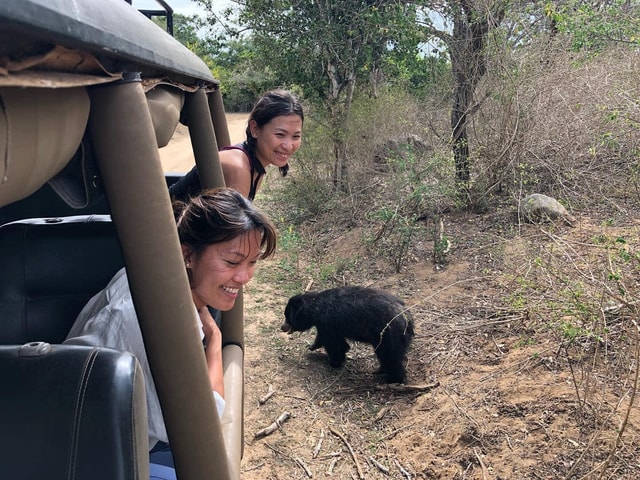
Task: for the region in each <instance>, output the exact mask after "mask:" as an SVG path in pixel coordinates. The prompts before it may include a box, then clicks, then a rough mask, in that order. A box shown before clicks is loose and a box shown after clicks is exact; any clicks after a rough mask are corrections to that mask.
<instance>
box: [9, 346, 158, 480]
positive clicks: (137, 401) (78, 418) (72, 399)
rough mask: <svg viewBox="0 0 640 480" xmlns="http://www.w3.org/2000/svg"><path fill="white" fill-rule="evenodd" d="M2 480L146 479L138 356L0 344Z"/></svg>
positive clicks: (144, 417)
mask: <svg viewBox="0 0 640 480" xmlns="http://www.w3.org/2000/svg"><path fill="white" fill-rule="evenodd" d="M0 378H2V394H1V395H0V425H2V427H1V428H0V477H1V478H7V479H12V480H21V479H24V480H35V479H63V478H67V479H72V478H73V479H76V480H132V479H144V480H146V479H148V478H149V471H148V468H149V466H148V462H149V454H148V451H149V450H148V439H147V406H146V401H145V394H144V381H143V379H142V371H141V369H140V366H139V364H138V361H137V360H136V358H135V357H134V356H133V355H131V354H130V353H127V352H120V351H117V350H112V349H108V348H92V347H83V346H73V345H50V344H47V343H41V342H33V343H29V344H26V345H23V346H0Z"/></svg>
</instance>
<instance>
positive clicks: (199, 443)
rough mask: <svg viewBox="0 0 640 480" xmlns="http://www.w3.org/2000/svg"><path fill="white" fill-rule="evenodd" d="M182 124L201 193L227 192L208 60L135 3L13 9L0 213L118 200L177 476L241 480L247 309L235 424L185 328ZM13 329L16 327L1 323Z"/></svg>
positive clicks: (232, 379) (80, 2)
mask: <svg viewBox="0 0 640 480" xmlns="http://www.w3.org/2000/svg"><path fill="white" fill-rule="evenodd" d="M160 4H161V5H166V4H165V2H160ZM179 121H180V122H182V123H184V124H185V125H187V127H188V129H189V134H190V137H191V141H192V147H193V152H194V157H195V161H196V164H197V166H198V170H199V174H200V179H201V184H202V187H203V188H208V187H215V186H221V185H224V180H223V177H222V170H221V168H220V164H219V161H218V155H217V151H218V147H223V146H226V145H228V144H229V134H228V131H227V126H226V122H225V116H224V107H223V104H222V96H221V92H220V89H219V82H218V81H217V80H216V79H215V78H214V77H213V76H212V74H211V72H210V70H209V69H208V67H207V66H206V64H205V63H204V62H203V61H202V60H201V59H200V58H198V57H197V56H196V55H195V54H193V53H192V52H191V51H189V50H188V49H187V48H185V47H184V46H183V45H182V44H180V43H179V42H178V41H177V40H175V39H174V38H173V37H171V35H169V34H168V33H166V32H165V31H163V30H162V28H160V27H159V26H158V25H156V24H155V23H154V22H152V21H151V20H150V19H149V18H147V17H146V16H145V15H143V14H142V13H140V12H138V11H137V10H136V9H135V8H133V7H132V6H131V5H130V4H129V3H127V2H126V1H123V0H100V1H94V0H2V2H0V152H1V153H0V155H3V157H4V158H2V159H1V160H0V212H1V211H2V210H8V209H11V208H13V209H14V211H20V209H19V208H18V209H17V210H16V208H17V207H16V206H20V205H26V203H25V202H28V201H29V200H30V199H33V198H35V197H36V196H37V195H40V194H41V192H42V191H43V189H44V188H51V189H53V191H55V192H56V194H58V195H59V196H60V197H61V198H64V200H65V201H64V204H65V208H66V210H65V209H62V210H63V211H61V212H60V213H56V214H55V215H58V216H63V215H69V214H70V213H71V214H72V213H74V212H75V211H77V212H83V213H84V212H87V211H90V208H91V206H92V204H93V203H94V202H95V201H96V198H99V197H104V198H106V204H107V205H108V213H109V214H110V215H111V220H112V221H113V223H114V224H115V228H116V231H117V235H118V240H119V244H120V247H121V249H122V256H123V258H124V264H125V266H126V268H127V274H128V278H129V283H130V287H131V291H132V295H133V299H134V304H135V307H136V311H137V313H138V318H139V322H140V327H141V330H142V333H143V337H144V341H145V346H146V350H147V354H148V357H149V362H150V365H151V369H152V372H153V376H154V380H155V383H156V385H157V388H158V395H159V398H160V402H161V405H162V408H163V412H164V417H165V423H166V427H167V431H168V435H169V439H170V443H171V446H172V451H173V455H174V458H175V462H176V470H177V473H178V476H179V478H181V479H195V478H198V479H202V478H209V479H213V478H216V479H218V478H220V479H227V478H239V465H240V458H241V455H242V433H243V432H242V429H243V424H242V413H243V412H242V398H243V391H242V389H243V372H242V359H243V351H242V350H243V348H244V344H243V330H242V297H239V299H238V301H237V302H236V306H235V307H234V309H233V310H232V311H230V312H224V313H223V319H222V322H223V324H222V331H223V344H224V345H225V346H224V350H225V351H224V354H223V358H224V362H225V367H224V368H225V397H226V401H227V402H226V403H227V407H225V413H224V415H223V417H222V418H219V417H218V415H217V413H216V410H215V405H214V402H213V400H212V396H211V391H210V387H209V382H208V380H207V373H206V364H205V360H204V355H203V353H202V344H201V343H200V339H199V337H198V335H196V334H195V332H194V331H193V328H192V327H190V322H180V321H176V319H177V318H187V317H189V316H193V303H192V301H191V294H190V291H189V286H188V279H187V275H186V272H185V269H184V263H183V259H182V255H181V250H180V245H179V241H178V237H177V232H176V228H175V222H174V219H173V214H172V208H171V201H170V198H169V194H168V190H167V185H166V179H165V175H164V172H163V170H162V166H161V163H160V157H159V152H158V148H159V147H162V146H164V145H165V144H166V143H167V142H168V141H169V139H170V138H171V136H172V134H173V132H174V130H175V128H176V126H177V124H178V122H179ZM30 205H31V206H30V207H29V208H28V211H29V215H28V216H49V215H51V214H52V212H50V211H49V210H47V208H51V202H40V205H39V206H38V202H35V203H33V202H32V203H31V204H30ZM74 209H76V210H74ZM24 211H26V210H24ZM42 212H44V213H42ZM14 216H15V215H14ZM25 216H26V215H25ZM1 218H2V216H1V215H0V219H1ZM0 308H1V302H0ZM11 321H12V319H11V318H7V316H4V315H3V318H2V324H6V323H8V322H9V323H10V322H11ZM52 321H55V319H52ZM65 321H66V322H68V321H69V320H68V319H65ZM71 321H73V319H71ZM1 328H4V327H0V329H1ZM0 338H2V335H1V334H0ZM27 340H28V341H30V342H31V341H34V342H35V341H40V340H45V341H47V339H43V338H28V339H27ZM62 347H63V346H60V348H62ZM0 360H1V359H0ZM41 393H42V392H41ZM45 393H46V392H45ZM3 395H4V394H3ZM5 413H6V412H5ZM6 414H7V415H9V414H10V413H6ZM15 414H16V415H19V414H20V412H15ZM10 433H11V432H6V431H3V433H2V435H9V434H10ZM2 445H5V442H4V440H3V442H2ZM142 453H143V455H142V456H145V455H146V456H147V460H146V462H147V464H146V467H147V468H148V455H147V452H146V451H144V452H142ZM143 463H144V462H143ZM142 468H143V469H144V465H143V467H142ZM138 473H139V475H140V477H139V478H144V477H145V475H146V476H148V471H146V472H145V471H142V472H138ZM48 474H49V475H51V476H54V477H55V476H56V475H55V472H48ZM15 478H19V477H15Z"/></svg>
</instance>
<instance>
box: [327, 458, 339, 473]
mask: <svg viewBox="0 0 640 480" xmlns="http://www.w3.org/2000/svg"><path fill="white" fill-rule="evenodd" d="M336 463H338V458H334V459H333V460H331V463H330V464H329V468H327V475H333V469H334V468H335V466H336Z"/></svg>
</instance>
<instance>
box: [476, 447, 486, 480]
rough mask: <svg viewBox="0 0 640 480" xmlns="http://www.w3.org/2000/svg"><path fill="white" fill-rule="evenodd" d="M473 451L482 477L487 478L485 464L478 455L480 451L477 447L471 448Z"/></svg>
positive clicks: (484, 479)
mask: <svg viewBox="0 0 640 480" xmlns="http://www.w3.org/2000/svg"><path fill="white" fill-rule="evenodd" d="M473 453H474V454H475V456H476V458H477V459H478V463H480V467H481V468H482V479H483V480H487V478H489V470H488V469H487V466H486V465H485V464H484V462H483V461H482V457H481V456H480V453H478V449H477V448H474V449H473Z"/></svg>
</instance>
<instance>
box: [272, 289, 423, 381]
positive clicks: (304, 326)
mask: <svg viewBox="0 0 640 480" xmlns="http://www.w3.org/2000/svg"><path fill="white" fill-rule="evenodd" d="M284 316H285V322H284V324H283V325H282V327H281V328H282V331H284V332H287V333H293V332H302V331H305V330H309V329H310V328H311V327H316V330H317V336H316V339H315V341H314V342H313V345H311V347H309V350H316V349H318V348H320V347H324V349H325V351H326V352H327V355H328V357H329V365H331V366H332V367H334V368H338V367H340V366H342V364H343V363H344V361H345V354H346V353H347V351H348V350H349V344H348V343H347V342H346V339H350V340H356V341H358V342H366V343H368V344H370V345H371V346H373V349H374V350H375V353H376V356H377V357H378V360H379V361H380V370H379V372H380V373H384V374H385V375H386V379H387V382H389V383H404V382H405V380H406V372H405V367H404V362H405V355H406V353H407V349H408V348H409V344H410V343H411V339H412V338H413V318H412V316H411V313H410V312H409V311H408V310H407V308H406V306H405V304H404V302H403V301H402V300H400V299H399V298H398V297H396V296H394V295H391V294H390V293H387V292H384V291H382V290H376V289H373V288H365V287H357V286H346V287H338V288H331V289H329V290H324V291H322V292H307V293H302V294H299V295H294V296H293V297H291V298H290V299H289V302H288V303H287V307H286V308H285V311H284Z"/></svg>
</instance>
